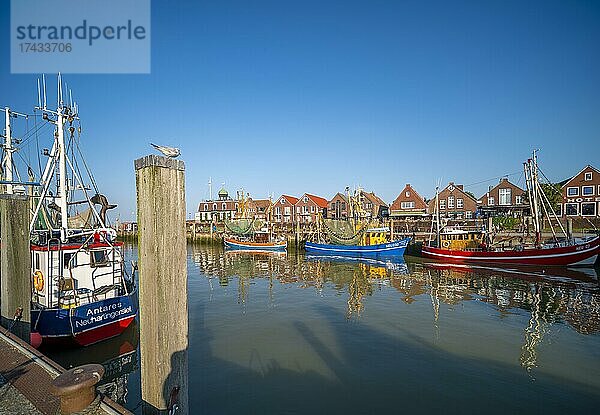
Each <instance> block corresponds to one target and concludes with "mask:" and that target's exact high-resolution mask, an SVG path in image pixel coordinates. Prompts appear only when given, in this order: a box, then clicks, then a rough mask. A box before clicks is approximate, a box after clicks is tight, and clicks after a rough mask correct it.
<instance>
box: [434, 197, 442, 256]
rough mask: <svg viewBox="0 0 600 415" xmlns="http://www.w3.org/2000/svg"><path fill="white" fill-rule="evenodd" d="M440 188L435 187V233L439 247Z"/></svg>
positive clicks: (440, 243)
mask: <svg viewBox="0 0 600 415" xmlns="http://www.w3.org/2000/svg"><path fill="white" fill-rule="evenodd" d="M439 190H440V188H439V187H438V186H436V188H435V228H436V235H437V247H438V248H441V246H442V241H440V192H439Z"/></svg>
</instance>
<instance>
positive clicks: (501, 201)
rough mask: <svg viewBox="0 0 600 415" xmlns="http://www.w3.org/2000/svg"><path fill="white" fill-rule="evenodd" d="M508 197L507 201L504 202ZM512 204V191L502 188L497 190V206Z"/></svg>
mask: <svg viewBox="0 0 600 415" xmlns="http://www.w3.org/2000/svg"><path fill="white" fill-rule="evenodd" d="M507 196H508V201H507V200H506V198H507ZM511 202H512V189H511V188H509V187H503V188H501V189H498V205H499V206H508V205H510V204H511Z"/></svg>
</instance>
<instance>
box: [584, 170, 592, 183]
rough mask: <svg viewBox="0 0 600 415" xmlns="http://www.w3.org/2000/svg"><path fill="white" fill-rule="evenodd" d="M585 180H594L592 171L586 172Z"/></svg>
mask: <svg viewBox="0 0 600 415" xmlns="http://www.w3.org/2000/svg"><path fill="white" fill-rule="evenodd" d="M585 180H586V181H588V180H592V172H591V171H589V172H587V173H586V174H585Z"/></svg>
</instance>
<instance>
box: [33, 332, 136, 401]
mask: <svg viewBox="0 0 600 415" xmlns="http://www.w3.org/2000/svg"><path fill="white" fill-rule="evenodd" d="M138 343H139V327H138V324H137V321H134V322H133V323H132V324H131V325H130V326H129V327H128V328H127V329H126V330H125V332H123V334H121V335H120V336H118V337H115V338H112V339H109V340H106V341H104V342H101V343H97V344H94V345H91V346H88V347H86V348H67V349H60V350H58V349H47V350H42V351H43V352H44V354H46V355H48V356H49V357H50V358H52V359H54V360H55V361H56V362H58V363H59V364H61V365H62V366H63V367H65V368H67V369H69V368H72V367H76V366H80V365H84V364H88V363H100V364H102V366H104V370H105V372H104V376H103V377H102V380H101V381H100V383H99V384H98V390H99V391H100V392H101V393H103V394H104V395H106V396H108V397H110V398H111V399H112V400H113V401H115V402H117V403H119V404H120V405H123V406H130V407H131V405H130V404H132V403H137V402H138V401H139V391H138V389H139V380H138V378H137V375H138V373H137V372H138V370H139V360H138V345H139V344H138ZM132 374H133V375H134V376H133V377H134V379H131V376H132ZM130 390H133V397H131V396H130Z"/></svg>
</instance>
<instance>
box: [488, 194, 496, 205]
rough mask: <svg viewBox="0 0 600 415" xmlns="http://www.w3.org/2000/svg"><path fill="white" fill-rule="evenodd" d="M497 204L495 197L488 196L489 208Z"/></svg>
mask: <svg viewBox="0 0 600 415" xmlns="http://www.w3.org/2000/svg"><path fill="white" fill-rule="evenodd" d="M495 204H496V201H495V200H494V196H488V206H495Z"/></svg>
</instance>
